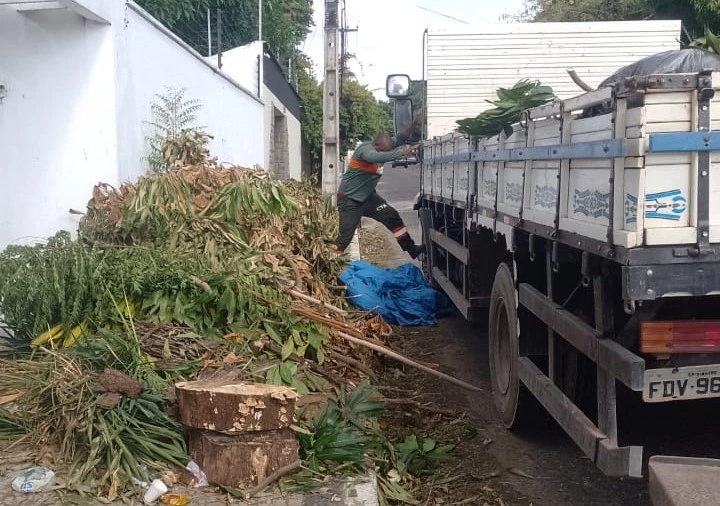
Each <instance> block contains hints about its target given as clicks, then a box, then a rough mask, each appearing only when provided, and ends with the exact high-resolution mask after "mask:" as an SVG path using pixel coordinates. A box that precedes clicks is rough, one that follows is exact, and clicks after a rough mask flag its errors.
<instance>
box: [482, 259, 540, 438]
mask: <svg viewBox="0 0 720 506" xmlns="http://www.w3.org/2000/svg"><path fill="white" fill-rule="evenodd" d="M488 316H489V324H488V331H489V339H488V342H489V352H490V353H489V354H490V383H491V386H492V395H493V401H494V402H495V407H496V409H497V411H498V414H499V415H500V420H501V421H502V423H503V425H504V426H505V427H507V428H508V429H509V428H512V427H514V426H516V425H517V423H518V421H519V419H520V416H519V411H520V408H523V410H524V406H525V405H527V404H528V403H529V402H530V401H531V399H529V396H530V394H529V393H528V392H527V391H526V390H525V389H524V387H523V386H522V385H521V384H520V377H519V374H518V358H519V356H520V340H519V339H520V326H519V323H518V313H517V294H516V291H515V282H514V280H513V276H512V273H511V272H510V268H509V267H508V265H507V264H505V263H502V264H500V267H498V269H497V272H496V273H495V281H494V282H493V286H492V292H491V294H490V311H489V315H488Z"/></svg>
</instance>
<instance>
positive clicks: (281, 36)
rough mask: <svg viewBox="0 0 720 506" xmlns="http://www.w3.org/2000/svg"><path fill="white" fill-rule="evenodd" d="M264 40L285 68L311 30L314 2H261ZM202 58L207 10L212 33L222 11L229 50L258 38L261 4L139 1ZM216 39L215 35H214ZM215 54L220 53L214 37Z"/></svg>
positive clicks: (254, 1) (217, 0)
mask: <svg viewBox="0 0 720 506" xmlns="http://www.w3.org/2000/svg"><path fill="white" fill-rule="evenodd" d="M262 2H263V27H262V30H263V33H262V35H263V39H264V40H265V41H267V43H268V44H269V45H270V48H271V50H272V51H273V53H274V54H275V56H276V57H277V59H278V61H280V62H281V63H282V64H283V65H285V64H286V63H287V62H288V60H289V59H290V58H292V57H293V55H294V54H295V47H296V46H297V45H298V44H300V43H302V41H303V40H304V39H305V37H306V36H307V34H308V32H309V30H310V27H311V26H312V24H313V22H312V13H313V11H312V0H262ZM138 3H139V4H140V6H141V7H143V8H144V9H145V10H146V11H148V12H149V13H150V14H151V15H153V16H154V17H156V18H157V19H159V20H160V21H162V22H163V23H164V24H165V25H167V26H168V27H169V28H170V29H171V30H172V31H173V32H175V33H176V34H177V35H178V36H179V37H180V38H182V39H183V40H184V41H185V42H187V43H188V44H189V45H190V46H192V47H193V48H194V49H195V50H197V51H198V52H199V53H200V54H203V55H207V54H208V34H207V24H208V9H210V21H211V23H210V24H211V27H212V30H213V32H215V30H216V26H217V8H220V10H221V20H222V41H223V42H222V46H223V49H229V48H233V47H237V46H241V45H243V44H247V43H249V42H252V41H253V40H256V39H257V37H258V15H259V13H258V0H138ZM214 35H215V34H214ZM213 39H214V40H213V42H212V45H213V47H212V48H211V50H212V52H213V53H215V52H217V45H216V44H217V40H216V39H215V37H214V36H213Z"/></svg>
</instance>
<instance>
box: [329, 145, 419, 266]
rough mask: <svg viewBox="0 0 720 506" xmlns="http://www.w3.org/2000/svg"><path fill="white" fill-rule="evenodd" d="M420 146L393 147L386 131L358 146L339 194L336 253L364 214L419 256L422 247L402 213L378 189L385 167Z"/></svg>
mask: <svg viewBox="0 0 720 506" xmlns="http://www.w3.org/2000/svg"><path fill="white" fill-rule="evenodd" d="M416 148H417V146H413V145H406V146H398V147H394V142H393V139H392V138H391V137H390V136H389V135H387V134H379V135H377V136H375V138H374V139H373V140H372V142H364V143H362V144H360V146H358V147H357V148H356V149H355V152H354V153H353V155H352V157H351V158H350V162H349V164H348V167H347V169H346V171H345V172H344V173H343V175H342V180H341V182H340V187H339V189H338V194H337V207H338V212H339V214H340V227H339V229H340V230H339V233H338V236H337V240H336V241H335V247H336V253H338V254H342V253H344V252H345V249H346V248H347V247H348V245H349V244H350V241H351V240H352V238H353V235H354V234H355V229H357V227H358V225H359V224H360V219H361V218H362V217H363V216H366V217H368V218H372V219H374V220H376V221H379V222H380V223H382V224H383V225H385V227H386V228H387V229H388V230H390V232H392V234H393V235H394V236H395V239H396V240H397V242H398V244H399V245H400V247H401V248H402V249H403V251H406V252H407V253H408V254H409V255H410V257H411V258H417V257H418V255H420V253H422V251H423V247H422V246H419V245H417V244H415V241H413V239H412V237H410V234H409V233H408V230H407V227H406V226H405V223H403V220H402V218H401V217H400V214H399V213H398V212H397V210H395V209H394V208H393V207H392V206H391V205H389V204H388V203H387V202H386V201H385V199H383V198H382V197H381V196H380V195H378V193H377V192H376V191H375V187H376V186H377V184H378V181H379V180H380V177H381V176H382V173H383V166H384V164H385V163H387V162H392V161H393V160H397V159H398V158H401V157H403V156H406V155H408V154H409V153H412V152H413V151H414V150H415V149H416Z"/></svg>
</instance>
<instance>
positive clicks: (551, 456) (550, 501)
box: [360, 226, 650, 506]
mask: <svg viewBox="0 0 720 506" xmlns="http://www.w3.org/2000/svg"><path fill="white" fill-rule="evenodd" d="M393 242H394V241H391V238H389V237H388V235H387V233H386V232H385V231H384V230H383V229H381V228H378V227H375V226H366V227H364V228H363V230H362V231H361V233H360V244H361V256H362V257H363V258H364V259H366V260H367V261H369V262H371V263H374V264H376V265H379V266H382V267H393V266H395V265H397V264H399V263H404V262H407V261H409V258H408V257H407V256H406V255H405V256H404V257H403V256H402V254H401V253H400V252H399V251H398V248H396V244H393ZM393 330H394V332H393V335H392V336H391V337H390V343H391V345H392V347H393V348H394V349H395V350H397V351H400V352H401V353H403V354H405V355H407V356H408V357H412V358H415V359H419V360H422V361H425V362H431V363H436V364H438V365H439V370H441V371H443V372H445V373H447V374H450V375H451V376H454V377H456V378H459V379H461V380H463V381H466V382H468V383H470V384H473V385H476V386H478V387H480V388H482V391H481V392H473V391H469V390H465V389H463V388H460V387H457V386H455V385H453V384H450V383H448V382H446V381H444V380H441V379H437V378H434V377H432V376H429V375H427V374H425V373H423V372H419V371H416V370H414V369H410V368H408V367H404V366H399V365H398V364H396V363H392V362H389V361H385V367H386V370H385V374H384V375H383V378H382V380H383V381H381V383H384V384H387V385H389V386H390V388H395V389H396V392H390V391H388V392H384V393H385V394H386V395H387V396H392V394H393V393H394V395H395V396H396V397H398V398H402V399H411V400H412V401H413V403H412V405H407V406H405V410H406V413H404V414H398V412H397V409H396V408H397V407H393V406H390V408H391V412H392V413H393V414H392V418H391V421H389V423H388V430H390V431H397V432H398V433H403V432H405V433H407V432H416V433H418V435H429V436H431V437H433V438H434V439H437V440H438V441H441V442H442V443H457V445H458V446H457V448H456V450H455V451H454V453H453V457H454V458H453V460H452V461H450V462H449V463H447V464H444V465H443V466H442V467H441V468H439V469H438V470H436V471H435V472H434V473H433V474H431V475H429V476H428V477H427V479H425V480H424V481H423V486H422V487H420V490H419V491H418V493H417V497H418V498H419V499H420V504H473V505H475V504H477V505H485V504H489V505H501V506H529V505H534V506H577V505H583V506H621V505H627V504H632V505H633V506H650V500H649V497H648V493H647V486H646V482H645V480H638V479H621V478H610V477H606V476H603V475H602V474H601V473H600V472H599V471H598V470H597V468H596V467H595V466H594V464H593V463H592V462H590V461H589V460H588V459H587V458H586V457H585V456H584V455H583V454H582V453H581V452H580V450H579V449H578V448H577V447H576V446H575V445H574V443H573V442H572V441H571V440H570V439H569V438H568V437H567V435H566V434H565V433H564V432H563V431H562V429H560V427H559V426H558V425H557V424H556V423H555V422H554V421H553V420H552V419H551V418H550V417H549V416H548V415H546V414H544V413H543V412H542V410H538V416H537V419H536V420H534V421H533V422H532V423H531V424H529V425H530V428H528V429H526V430H525V431H522V432H517V431H508V430H506V429H505V428H504V427H502V425H501V424H500V423H499V421H498V419H497V416H496V412H495V409H494V406H493V401H492V396H491V392H490V386H489V377H488V372H487V369H488V359H487V332H486V328H485V325H483V324H482V323H478V324H473V325H471V324H469V323H467V322H466V321H464V320H463V319H462V318H461V317H459V316H454V317H448V318H443V319H441V320H439V321H438V323H437V325H435V326H432V327H404V328H402V327H394V328H393ZM403 402H405V401H403ZM417 404H421V405H422V407H420V408H418V407H417ZM443 481H448V483H447V484H445V485H444V486H441V487H439V486H436V485H435V484H437V483H441V482H443Z"/></svg>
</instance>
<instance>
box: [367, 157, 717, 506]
mask: <svg viewBox="0 0 720 506" xmlns="http://www.w3.org/2000/svg"><path fill="white" fill-rule="evenodd" d="M419 177H420V168H419V166H411V167H409V168H407V169H405V168H402V167H396V168H391V167H390V166H389V165H388V166H386V168H385V172H384V175H383V178H382V180H381V182H380V184H379V185H378V192H379V193H380V195H381V196H383V197H384V198H385V199H386V200H387V201H388V202H389V203H390V204H391V205H393V206H394V207H395V208H396V209H398V211H399V212H400V213H401V215H402V216H403V218H404V220H405V223H406V225H407V226H408V229H409V230H410V232H411V234H412V235H413V237H414V238H415V240H416V241H418V242H419V239H420V237H421V234H420V232H419V228H418V220H417V214H416V212H415V211H413V210H412V205H413V202H414V198H415V195H416V194H417V192H418V189H419ZM364 226H365V225H364ZM398 250H399V248H398ZM407 261H408V257H407V256H406V255H403V254H402V252H399V251H397V252H395V261H394V262H391V263H403V262H407ZM418 339H425V340H426V341H427V342H426V343H423V344H424V345H425V347H426V348H428V349H429V350H430V351H431V352H432V357H433V358H432V360H433V361H434V362H436V363H439V364H441V369H442V370H444V371H445V372H448V373H450V374H453V375H455V376H457V377H459V378H460V379H463V380H465V381H467V382H469V383H471V384H475V385H478V386H480V387H481V388H483V392H482V393H480V394H476V393H465V392H459V393H454V392H452V391H448V393H447V402H448V403H450V404H452V405H453V407H455V408H460V409H464V410H465V411H466V412H467V413H468V415H469V416H470V417H471V418H472V419H473V420H475V421H476V423H477V425H478V428H481V430H483V431H484V434H485V436H484V437H487V438H489V439H490V440H492V441H493V443H492V444H491V445H489V447H488V451H489V452H490V453H491V454H492V456H493V457H494V458H495V459H497V461H498V462H500V464H501V466H502V467H504V468H505V469H506V470H507V469H512V470H520V473H519V474H517V473H510V476H509V478H508V480H507V482H508V485H510V486H511V487H512V489H514V490H515V491H516V492H517V494H518V497H522V498H523V500H522V501H518V502H517V503H515V502H512V503H511V504H518V505H520V504H522V505H525V504H533V505H535V506H537V505H545V506H560V505H593V506H611V505H612V506H615V505H618V506H619V505H628V504H632V505H633V506H649V505H650V504H651V502H650V499H649V494H648V491H647V479H646V478H642V479H631V478H610V477H606V476H604V475H603V474H602V473H600V472H599V471H598V470H597V468H596V467H595V466H594V464H593V463H592V462H590V461H589V460H588V459H587V458H586V457H585V456H584V455H583V454H582V453H581V452H580V450H579V449H578V448H577V446H575V444H574V443H573V442H572V440H570V438H569V437H568V436H567V435H566V434H565V433H564V431H563V430H562V429H561V428H560V427H559V426H558V425H557V424H556V423H555V422H554V421H553V420H552V419H550V418H549V416H547V415H546V414H544V413H542V412H540V414H539V415H538V416H537V419H536V420H532V421H531V423H529V424H528V427H527V428H525V429H524V430H523V431H522V432H514V431H508V430H506V429H504V428H503V427H502V426H501V425H500V423H499V422H498V419H497V416H496V414H495V409H494V406H493V403H492V398H491V396H490V384H489V366H488V357H487V331H486V328H485V327H484V326H482V325H475V324H473V325H471V324H469V323H468V322H466V321H465V320H464V319H463V318H462V317H461V316H459V315H456V316H452V317H448V318H444V319H443V320H441V321H440V322H439V325H438V326H437V327H436V328H434V330H433V331H431V332H430V333H421V334H420V336H419V337H418ZM439 388H442V387H439ZM618 413H619V434H620V443H621V444H627V445H642V446H644V447H645V451H644V460H645V465H646V463H647V459H648V458H649V457H650V456H651V455H660V454H662V455H681V456H692V457H708V458H720V438H719V437H717V420H718V419H719V415H720V402H718V401H702V402H696V401H684V402H675V403H661V404H656V405H649V404H643V403H642V400H641V399H640V398H639V397H638V396H636V395H629V396H624V397H621V398H620V399H619V401H618ZM644 474H647V473H646V472H645V471H644Z"/></svg>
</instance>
